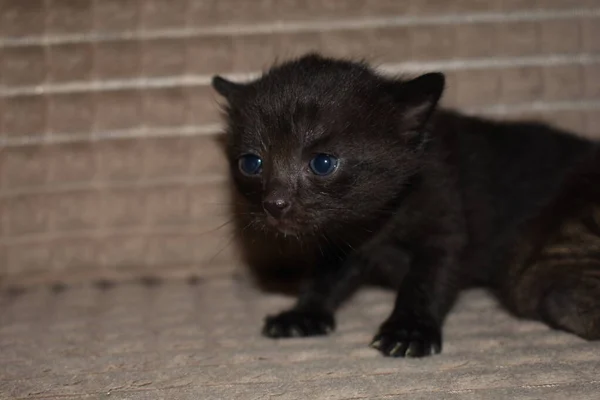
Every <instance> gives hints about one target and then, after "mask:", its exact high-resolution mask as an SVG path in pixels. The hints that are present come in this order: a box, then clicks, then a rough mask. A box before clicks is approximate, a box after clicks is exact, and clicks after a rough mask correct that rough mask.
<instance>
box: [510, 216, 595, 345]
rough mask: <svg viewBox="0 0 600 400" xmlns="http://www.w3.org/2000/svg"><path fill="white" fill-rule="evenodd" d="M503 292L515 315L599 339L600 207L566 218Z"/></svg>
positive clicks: (589, 338) (513, 273)
mask: <svg viewBox="0 0 600 400" xmlns="http://www.w3.org/2000/svg"><path fill="white" fill-rule="evenodd" d="M513 269H516V270H517V273H515V272H512V276H510V277H509V280H508V281H507V283H506V284H505V288H504V291H503V292H502V293H501V295H504V296H505V297H506V300H507V301H508V304H509V306H510V307H511V308H512V309H513V311H515V312H516V314H517V315H519V316H522V317H525V318H532V319H537V320H541V321H544V322H546V323H547V324H548V325H549V326H551V327H553V328H556V329H561V330H565V331H568V332H572V333H574V334H576V335H578V336H580V337H582V338H584V339H588V340H600V208H596V210H595V211H592V212H591V213H590V214H587V215H585V216H583V217H579V218H575V219H571V220H569V221H566V222H565V223H564V224H563V225H562V227H561V230H560V234H559V235H558V236H557V237H556V238H554V239H553V240H551V241H549V242H548V243H546V244H545V246H544V247H543V248H542V250H541V251H540V253H539V254H538V255H537V257H536V258H535V259H534V260H532V261H530V262H529V263H525V264H523V265H522V266H521V268H519V269H517V268H516V266H514V267H513Z"/></svg>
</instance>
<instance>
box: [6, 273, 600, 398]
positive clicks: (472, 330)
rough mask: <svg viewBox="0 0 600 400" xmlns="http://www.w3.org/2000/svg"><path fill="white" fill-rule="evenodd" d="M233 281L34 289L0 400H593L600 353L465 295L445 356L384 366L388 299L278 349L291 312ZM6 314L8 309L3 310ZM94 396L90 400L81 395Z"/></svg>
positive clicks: (21, 305) (369, 301)
mask: <svg viewBox="0 0 600 400" xmlns="http://www.w3.org/2000/svg"><path fill="white" fill-rule="evenodd" d="M290 301H291V299H287V298H283V297H280V296H274V295H269V296H266V295H265V296H260V297H259V296H257V295H256V293H255V291H254V289H253V288H251V287H250V286H249V285H248V284H247V283H246V282H245V281H244V280H240V279H236V280H234V279H221V280H219V279H208V280H204V281H200V282H196V284H194V285H190V284H188V283H185V282H178V283H175V282H171V283H163V284H157V285H156V286H152V285H142V284H139V283H132V284H122V285H117V286H115V287H113V288H110V289H105V290H101V289H98V288H90V287H75V288H69V289H65V290H64V291H62V292H60V293H53V292H52V291H50V290H43V289H38V290H35V291H30V292H26V293H24V294H22V295H20V296H18V297H15V298H11V299H7V298H3V299H2V304H3V305H4V307H3V308H4V309H3V312H2V314H1V315H0V321H1V323H2V325H1V327H0V351H1V354H2V363H0V376H1V379H0V393H2V394H3V396H5V397H2V398H7V397H12V398H35V399H52V400H58V399H80V398H96V399H136V400H137V399H203V400H209V399H228V400H235V399H240V400H250V399H281V400H287V399H328V400H333V399H340V400H341V399H344V400H350V399H353V400H355V399H397V398H398V399H411V400H415V399H542V398H543V399H545V400H548V399H556V400H565V399H589V400H592V399H594V400H595V399H597V398H598V391H599V390H600V378H599V377H600V356H599V354H600V345H598V344H595V345H592V344H589V343H586V342H584V341H583V340H580V339H577V338H575V337H573V336H571V335H567V334H562V333H556V332H552V331H550V330H549V329H547V328H546V327H545V326H544V325H542V324H537V323H531V322H517V321H515V320H514V319H513V318H511V317H509V316H507V315H505V314H504V312H502V311H501V310H499V309H498V308H497V307H496V305H495V303H494V302H492V301H490V300H489V299H488V298H486V297H483V296H481V293H469V294H467V295H466V296H465V297H464V298H463V299H462V301H461V303H460V304H459V306H458V309H457V310H456V312H455V313H453V314H452V316H451V317H450V319H449V321H448V324H447V326H446V329H445V331H446V344H445V349H444V353H443V355H440V356H435V357H432V358H429V359H424V360H408V359H407V360H402V359H385V358H383V357H381V356H380V355H379V354H378V353H377V352H376V351H375V350H373V349H371V348H369V347H368V346H367V344H368V342H369V340H370V339H371V337H372V335H373V334H374V332H375V329H376V327H377V326H378V324H379V323H380V322H381V321H382V320H383V319H384V318H385V316H386V314H387V313H388V312H389V311H390V307H391V306H392V303H393V296H392V295H391V293H385V292H379V291H374V290H369V291H366V292H363V293H361V294H360V296H359V297H358V298H357V299H356V301H354V302H352V303H351V304H349V305H348V306H347V307H346V308H345V309H344V310H343V312H341V314H340V316H339V318H338V323H339V329H338V330H337V332H336V333H334V334H333V335H332V336H330V337H328V338H314V339H289V340H282V341H273V340H270V339H266V338H262V337H260V335H259V334H258V332H259V330H260V322H261V320H262V318H263V316H264V314H265V313H268V312H272V311H274V310H277V309H279V308H281V307H284V306H286V305H288V304H289V303H290ZM7 305H8V307H6V306H7ZM88 396H89V397H88Z"/></svg>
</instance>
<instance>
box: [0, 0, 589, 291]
mask: <svg viewBox="0 0 600 400" xmlns="http://www.w3.org/2000/svg"><path fill="white" fill-rule="evenodd" d="M307 50H320V51H322V52H324V53H326V54H329V55H339V56H354V57H366V58H368V59H370V60H372V61H373V62H375V63H377V64H378V65H380V66H381V68H382V69H384V70H386V71H389V72H400V71H404V72H409V73H417V72H419V71H423V70H443V71H445V72H446V73H447V75H448V80H449V84H448V91H447V93H446V96H445V98H444V102H445V103H446V105H449V106H454V107H459V108H461V109H463V110H465V111H468V112H477V113H484V114H489V115H491V116H495V117H500V118H525V117H535V118H539V119H543V120H547V121H549V122H552V123H554V124H557V125H559V126H563V127H567V128H570V129H573V130H575V131H577V132H579V133H581V134H584V135H588V136H594V135H595V136H596V137H600V128H599V126H600V112H599V111H600V1H598V0H405V1H398V0H347V1H343V0H299V1H292V0H254V1H250V0H26V1H25V0H0V278H1V281H0V285H1V284H7V283H10V282H16V281H18V282H39V281H49V280H56V279H60V280H75V279H89V278H90V277H117V278H125V277H130V276H135V275H140V274H153V275H154V274H158V275H187V274H190V273H193V274H200V275H202V274H222V273H227V271H231V268H232V267H231V266H232V265H233V264H234V263H233V262H232V259H233V258H232V257H234V253H235V252H234V250H232V249H233V248H232V247H231V246H230V245H229V243H230V231H229V230H228V229H227V226H225V227H223V228H222V229H217V230H214V228H217V227H219V226H220V225H222V224H223V223H225V222H226V221H227V220H228V216H227V212H226V210H227V207H226V203H227V202H228V200H227V196H226V190H225V188H226V180H225V177H226V175H225V164H224V162H223V159H222V157H221V154H220V152H219V148H218V145H217V142H216V139H217V137H218V132H219V115H218V112H217V107H216V104H217V98H216V96H215V95H214V94H213V93H212V91H211V89H210V87H209V86H208V85H209V81H210V77H211V75H212V74H214V73H217V72H218V73H222V74H229V75H231V76H232V77H240V78H243V77H246V76H248V74H253V73H256V72H258V71H260V70H261V69H263V68H265V67H267V66H268V65H269V64H270V63H271V62H272V61H273V60H274V59H275V58H285V57H289V56H293V55H298V54H300V53H302V52H304V51H307ZM221 249H224V250H223V251H220V250H221Z"/></svg>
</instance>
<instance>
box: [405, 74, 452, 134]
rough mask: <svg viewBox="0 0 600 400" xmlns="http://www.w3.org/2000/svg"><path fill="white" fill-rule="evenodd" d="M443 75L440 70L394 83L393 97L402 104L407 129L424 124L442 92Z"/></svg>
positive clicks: (416, 127)
mask: <svg viewBox="0 0 600 400" xmlns="http://www.w3.org/2000/svg"><path fill="white" fill-rule="evenodd" d="M445 81H446V79H445V77H444V74H442V73H441V72H432V73H428V74H425V75H421V76H419V77H417V78H415V79H412V80H410V81H406V82H402V83H399V84H396V85H395V87H394V97H395V99H396V101H397V102H398V103H399V104H400V105H401V106H402V110H403V114H402V121H403V123H404V124H406V126H407V128H409V129H418V128H419V127H421V126H422V125H424V124H425V123H426V122H427V120H428V119H429V117H430V116H431V113H432V112H433V110H435V107H436V106H437V104H438V102H439V100H440V98H441V97H442V93H443V92H444V85H445Z"/></svg>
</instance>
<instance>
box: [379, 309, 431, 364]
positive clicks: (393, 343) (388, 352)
mask: <svg viewBox="0 0 600 400" xmlns="http://www.w3.org/2000/svg"><path fill="white" fill-rule="evenodd" d="M370 346H371V347H373V348H375V349H377V350H379V351H380V352H381V353H382V354H383V355H384V356H388V357H425V356H430V355H433V354H438V353H440V352H441V351H442V333H441V330H440V328H439V327H438V326H437V324H436V323H435V322H433V321H428V320H423V319H419V318H416V317H414V318H403V319H401V320H394V321H388V322H386V323H384V324H383V325H382V326H381V328H380V329H379V333H378V334H377V335H375V338H373V341H372V342H371V344H370Z"/></svg>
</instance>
